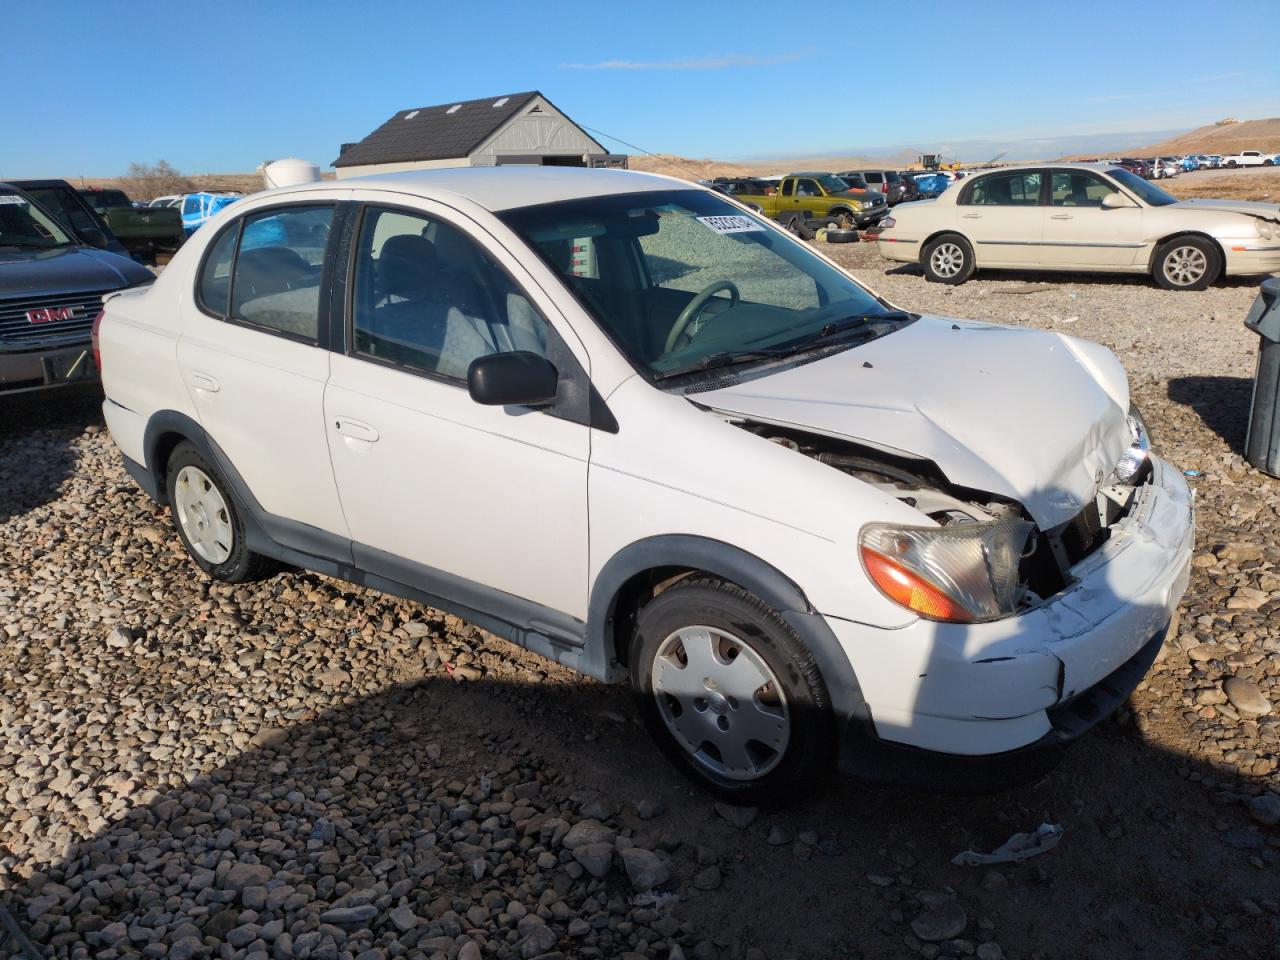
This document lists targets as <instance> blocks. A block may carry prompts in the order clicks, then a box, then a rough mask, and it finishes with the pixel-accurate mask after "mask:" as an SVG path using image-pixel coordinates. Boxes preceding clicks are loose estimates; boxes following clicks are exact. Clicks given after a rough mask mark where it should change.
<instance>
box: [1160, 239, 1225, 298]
mask: <svg viewBox="0 0 1280 960" xmlns="http://www.w3.org/2000/svg"><path fill="white" fill-rule="evenodd" d="M1221 269H1222V255H1221V254H1220V253H1219V252H1218V248H1217V247H1216V246H1214V245H1213V243H1211V242H1210V241H1208V240H1206V239H1204V238H1203V237H1174V238H1173V239H1172V240H1169V241H1166V242H1165V243H1164V244H1162V245H1161V246H1160V248H1159V249H1158V250H1156V256H1155V263H1154V265H1153V267H1152V271H1151V272H1152V276H1153V277H1154V278H1155V281H1156V283H1157V284H1159V285H1160V286H1161V287H1163V288H1164V289H1165V290H1203V289H1205V288H1206V287H1208V286H1209V284H1211V283H1213V281H1214V280H1216V279H1217V277H1218V273H1219V272H1220V271H1221Z"/></svg>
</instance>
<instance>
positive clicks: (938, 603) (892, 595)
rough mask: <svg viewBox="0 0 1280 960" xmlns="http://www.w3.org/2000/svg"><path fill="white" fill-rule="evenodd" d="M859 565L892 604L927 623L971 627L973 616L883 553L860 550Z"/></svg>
mask: <svg viewBox="0 0 1280 960" xmlns="http://www.w3.org/2000/svg"><path fill="white" fill-rule="evenodd" d="M862 565H863V566H864V567H866V570H867V573H868V574H869V575H870V577H871V579H872V581H873V582H874V583H875V585H876V586H877V587H879V588H880V590H881V591H882V592H883V593H884V595H885V596H887V597H888V598H889V599H890V600H892V601H894V602H895V603H899V604H901V605H902V606H904V607H906V608H907V609H908V610H914V611H915V612H916V613H918V614H920V616H922V617H927V618H928V619H930V620H948V621H951V622H953V623H970V622H972V620H973V615H972V614H970V613H969V611H968V610H966V609H965V608H964V607H962V606H960V604H958V603H956V602H955V601H954V600H952V599H951V598H950V597H948V596H947V595H946V594H945V593H943V592H942V591H941V590H939V589H938V588H937V587H935V586H933V585H932V584H931V583H929V582H928V581H926V580H924V579H923V578H921V577H919V576H917V575H916V574H914V573H912V572H911V571H910V570H908V569H907V568H906V567H903V566H901V565H900V564H897V563H894V562H893V561H892V560H890V559H889V558H888V557H886V556H885V555H884V554H882V553H877V552H876V551H875V550H872V549H870V548H869V547H863V548H862Z"/></svg>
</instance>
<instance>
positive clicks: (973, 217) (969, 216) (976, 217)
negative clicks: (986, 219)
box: [960, 213, 982, 220]
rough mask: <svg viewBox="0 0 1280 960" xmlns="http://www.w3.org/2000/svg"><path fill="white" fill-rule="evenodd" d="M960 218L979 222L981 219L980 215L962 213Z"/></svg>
mask: <svg viewBox="0 0 1280 960" xmlns="http://www.w3.org/2000/svg"><path fill="white" fill-rule="evenodd" d="M960 216H962V217H963V218H964V219H966V220H981V219H982V214H980V213H962V214H960Z"/></svg>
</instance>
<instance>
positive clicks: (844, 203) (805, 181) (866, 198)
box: [735, 173, 889, 230]
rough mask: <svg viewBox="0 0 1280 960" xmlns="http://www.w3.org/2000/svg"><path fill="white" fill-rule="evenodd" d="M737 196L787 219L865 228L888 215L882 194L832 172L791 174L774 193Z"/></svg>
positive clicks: (783, 179)
mask: <svg viewBox="0 0 1280 960" xmlns="http://www.w3.org/2000/svg"><path fill="white" fill-rule="evenodd" d="M735 199H737V200H738V201H739V202H740V203H744V204H746V205H747V206H749V207H754V208H755V209H757V210H759V211H760V212H761V213H763V214H764V215H765V216H767V217H770V218H772V219H774V220H778V221H782V222H786V221H788V220H789V219H790V217H791V215H792V214H799V215H800V216H801V217H803V218H804V219H806V220H816V221H819V222H822V221H825V222H826V223H828V224H835V225H837V226H841V227H857V228H858V229H860V230H865V229H866V228H867V227H870V226H874V225H875V224H877V223H879V222H880V221H881V220H883V219H884V218H885V217H886V216H888V214H889V203H888V201H887V200H886V199H885V195H884V194H883V193H877V192H876V191H874V190H854V189H852V188H851V187H850V186H849V184H847V183H846V182H845V181H844V180H841V179H840V178H839V177H837V176H836V175H835V174H833V173H789V174H787V175H786V176H785V177H783V178H782V181H781V182H780V183H779V184H778V189H777V191H776V192H775V193H761V194H735Z"/></svg>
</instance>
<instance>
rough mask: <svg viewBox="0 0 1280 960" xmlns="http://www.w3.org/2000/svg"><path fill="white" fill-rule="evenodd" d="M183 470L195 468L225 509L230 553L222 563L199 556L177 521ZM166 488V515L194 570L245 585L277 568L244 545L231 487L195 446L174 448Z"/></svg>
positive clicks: (268, 574) (183, 443)
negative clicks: (179, 486) (171, 522)
mask: <svg viewBox="0 0 1280 960" xmlns="http://www.w3.org/2000/svg"><path fill="white" fill-rule="evenodd" d="M184 467H194V468H195V469H196V470H199V471H200V472H201V473H203V474H204V476H205V477H206V478H207V480H208V483H209V485H210V486H211V487H212V488H213V489H215V490H216V492H217V494H218V496H220V497H221V498H222V501H223V504H224V505H225V517H224V520H225V522H226V524H227V525H228V526H229V527H230V530H231V543H230V544H228V545H226V546H227V547H228V548H229V552H228V554H227V556H226V558H225V559H224V560H222V561H221V562H212V561H210V560H209V559H208V558H206V557H204V556H201V554H200V551H199V550H197V549H196V547H195V546H194V545H193V544H192V542H191V539H190V538H189V537H188V536H187V531H186V530H184V529H183V525H182V522H181V520H180V519H179V509H180V508H179V506H178V504H179V501H178V498H177V496H176V494H177V486H178V475H179V474H180V473H181V472H182V470H183V468H184ZM165 486H166V489H167V491H168V494H169V511H170V513H171V514H172V516H173V526H174V529H175V530H177V531H178V537H179V538H180V539H181V540H182V545H183V546H184V547H185V548H186V550H187V554H188V555H189V556H190V557H191V559H192V560H194V561H195V563H196V566H198V567H199V568H200V569H201V570H203V571H204V572H205V573H207V574H208V575H209V576H210V577H212V578H213V579H214V580H221V581H223V582H224V583H246V582H248V581H251V580H260V579H262V578H264V577H267V576H270V575H271V574H272V573H274V572H275V571H276V569H277V568H278V566H279V565H278V564H277V563H276V562H275V561H274V560H271V559H270V558H268V557H264V556H262V555H261V554H258V553H254V552H253V551H251V550H250V549H249V548H248V546H247V545H246V542H245V535H244V519H243V516H242V513H241V508H240V505H239V503H238V501H237V500H236V498H235V496H234V494H232V492H231V488H230V485H229V484H228V483H227V482H226V480H225V479H224V478H223V476H222V473H221V471H219V470H218V468H217V467H216V466H215V465H214V464H213V463H211V462H210V461H209V460H208V459H207V458H206V457H205V456H204V454H202V453H201V452H200V449H199V448H198V447H197V446H196V445H195V444H194V443H191V442H190V441H183V442H182V443H180V444H178V445H177V446H176V447H174V449H173V453H171V454H170V455H169V463H168V465H167V467H166V473H165Z"/></svg>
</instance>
